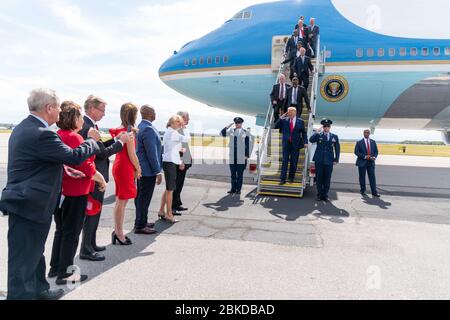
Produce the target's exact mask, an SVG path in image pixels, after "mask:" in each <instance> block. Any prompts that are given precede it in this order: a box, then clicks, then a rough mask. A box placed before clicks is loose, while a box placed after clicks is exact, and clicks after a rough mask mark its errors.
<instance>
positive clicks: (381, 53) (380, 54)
mask: <svg viewBox="0 0 450 320" xmlns="http://www.w3.org/2000/svg"><path fill="white" fill-rule="evenodd" d="M378 56H379V57H384V49H383V48H380V49H378Z"/></svg>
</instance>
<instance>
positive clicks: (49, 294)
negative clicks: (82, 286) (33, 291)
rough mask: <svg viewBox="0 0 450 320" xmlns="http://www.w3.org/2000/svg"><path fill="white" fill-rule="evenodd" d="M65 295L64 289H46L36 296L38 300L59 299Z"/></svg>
mask: <svg viewBox="0 0 450 320" xmlns="http://www.w3.org/2000/svg"><path fill="white" fill-rule="evenodd" d="M63 295H64V290H63V289H58V290H45V291H44V292H41V293H40V294H38V296H37V297H36V300H59V299H61V298H62V296H63Z"/></svg>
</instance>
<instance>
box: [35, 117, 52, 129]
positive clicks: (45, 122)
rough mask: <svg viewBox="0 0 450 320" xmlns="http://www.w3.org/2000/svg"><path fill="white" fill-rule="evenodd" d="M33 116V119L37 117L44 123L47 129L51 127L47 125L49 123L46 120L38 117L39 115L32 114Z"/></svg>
mask: <svg viewBox="0 0 450 320" xmlns="http://www.w3.org/2000/svg"><path fill="white" fill-rule="evenodd" d="M31 116H33V117H35V118H36V119H38V120H39V121H40V122H42V124H43V125H44V126H45V127H46V128H48V127H49V125H48V123H47V121H45V120H44V119H42V118H41V117H38V116H37V115H35V114H31Z"/></svg>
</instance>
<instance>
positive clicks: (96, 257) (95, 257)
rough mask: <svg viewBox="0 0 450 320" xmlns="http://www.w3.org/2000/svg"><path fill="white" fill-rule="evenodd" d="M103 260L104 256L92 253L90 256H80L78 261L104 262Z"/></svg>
mask: <svg viewBox="0 0 450 320" xmlns="http://www.w3.org/2000/svg"><path fill="white" fill-rule="evenodd" d="M105 259H106V258H105V256H104V255H102V254H100V253H98V252H94V253H91V254H80V260H89V261H105Z"/></svg>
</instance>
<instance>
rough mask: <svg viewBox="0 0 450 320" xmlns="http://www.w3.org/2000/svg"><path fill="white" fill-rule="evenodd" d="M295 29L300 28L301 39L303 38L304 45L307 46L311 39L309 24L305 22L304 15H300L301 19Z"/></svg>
mask: <svg viewBox="0 0 450 320" xmlns="http://www.w3.org/2000/svg"><path fill="white" fill-rule="evenodd" d="M295 29H296V30H298V36H299V37H300V39H302V42H303V47H306V44H307V43H308V39H309V29H308V26H307V25H306V24H305V18H304V17H303V16H302V17H300V20H299V21H298V23H297V25H296V26H295Z"/></svg>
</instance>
